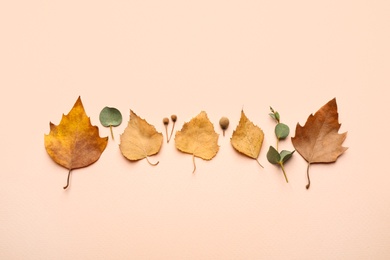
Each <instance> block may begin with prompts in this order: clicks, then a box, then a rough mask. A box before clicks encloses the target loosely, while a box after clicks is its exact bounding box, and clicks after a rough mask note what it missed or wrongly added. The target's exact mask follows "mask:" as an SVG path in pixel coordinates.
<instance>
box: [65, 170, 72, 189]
mask: <svg viewBox="0 0 390 260" xmlns="http://www.w3.org/2000/svg"><path fill="white" fill-rule="evenodd" d="M71 172H72V169H69V172H68V178H67V180H66V186H65V187H64V190H65V189H67V188H68V187H69V179H70V173H71Z"/></svg>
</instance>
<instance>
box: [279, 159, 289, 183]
mask: <svg viewBox="0 0 390 260" xmlns="http://www.w3.org/2000/svg"><path fill="white" fill-rule="evenodd" d="M279 165H280V167H281V168H282V171H283V174H284V178H285V179H286V182H287V183H288V179H287V175H286V171H285V170H284V165H283V163H279Z"/></svg>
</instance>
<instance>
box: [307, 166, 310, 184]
mask: <svg viewBox="0 0 390 260" xmlns="http://www.w3.org/2000/svg"><path fill="white" fill-rule="evenodd" d="M309 167H310V163H308V164H307V171H306V174H307V180H308V183H307V185H306V189H309V188H310V175H309Z"/></svg>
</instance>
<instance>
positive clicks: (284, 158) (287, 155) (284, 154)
mask: <svg viewBox="0 0 390 260" xmlns="http://www.w3.org/2000/svg"><path fill="white" fill-rule="evenodd" d="M294 152H295V150H294V151H292V152H290V151H286V150H283V151H281V152H280V160H281V161H282V162H283V163H285V162H287V161H288V160H289V159H290V158H291V157H292V155H293V153H294Z"/></svg>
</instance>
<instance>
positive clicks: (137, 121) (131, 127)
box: [119, 110, 163, 165]
mask: <svg viewBox="0 0 390 260" xmlns="http://www.w3.org/2000/svg"><path fill="white" fill-rule="evenodd" d="M120 139H121V143H120V145H119V149H120V150H121V152H122V154H123V156H124V157H126V158H127V159H129V160H130V161H137V160H141V159H144V158H146V160H147V162H148V163H149V164H151V165H157V164H158V163H159V162H156V163H151V162H150V161H149V159H148V157H149V156H151V155H155V154H157V153H158V152H159V151H160V149H161V145H162V141H163V135H162V134H161V133H159V132H157V131H156V128H155V127H154V126H153V125H151V124H149V123H148V122H146V120H145V119H142V118H140V117H139V116H137V115H136V114H135V113H134V112H133V111H132V110H130V120H129V123H128V125H127V127H126V128H125V131H124V132H123V134H122V135H121V136H120Z"/></svg>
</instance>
